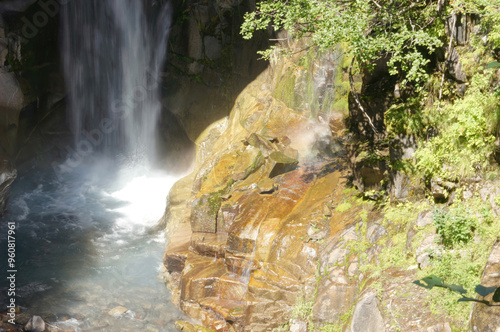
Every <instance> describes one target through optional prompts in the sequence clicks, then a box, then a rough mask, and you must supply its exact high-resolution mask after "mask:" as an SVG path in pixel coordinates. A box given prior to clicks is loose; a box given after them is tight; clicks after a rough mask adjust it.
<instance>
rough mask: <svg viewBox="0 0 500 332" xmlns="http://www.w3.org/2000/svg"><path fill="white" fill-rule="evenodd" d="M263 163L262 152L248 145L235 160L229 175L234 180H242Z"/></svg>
mask: <svg viewBox="0 0 500 332" xmlns="http://www.w3.org/2000/svg"><path fill="white" fill-rule="evenodd" d="M263 164H264V155H263V154H262V152H261V151H260V150H259V149H258V148H256V147H253V146H251V145H249V146H247V147H246V149H245V151H243V153H242V154H241V155H240V156H239V157H238V159H237V160H236V163H235V164H234V168H233V171H232V174H231V176H232V178H233V179H234V180H236V181H238V180H244V179H246V178H247V177H248V176H249V175H250V174H252V173H253V172H255V171H256V170H257V169H258V168H259V167H260V166H262V165H263Z"/></svg>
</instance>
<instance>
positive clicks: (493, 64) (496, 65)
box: [484, 61, 500, 69]
mask: <svg viewBox="0 0 500 332" xmlns="http://www.w3.org/2000/svg"><path fill="white" fill-rule="evenodd" d="M490 68H500V62H496V61H493V62H490V63H488V65H487V66H486V67H485V68H484V69H490Z"/></svg>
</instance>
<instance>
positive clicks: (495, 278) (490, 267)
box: [470, 240, 500, 332]
mask: <svg viewBox="0 0 500 332" xmlns="http://www.w3.org/2000/svg"><path fill="white" fill-rule="evenodd" d="M498 271H500V241H498V240H497V241H496V242H495V244H494V245H493V249H492V250H491V253H490V256H489V257H488V261H487V263H486V267H485V269H484V272H483V278H482V279H481V285H482V286H484V287H499V285H500V273H498ZM492 298H493V293H491V294H489V295H488V296H485V297H484V298H483V297H481V296H478V299H479V300H486V301H492ZM470 326H471V328H472V331H495V332H496V331H499V330H500V307H498V306H486V305H483V304H481V303H474V307H473V311H472V315H471V324H470Z"/></svg>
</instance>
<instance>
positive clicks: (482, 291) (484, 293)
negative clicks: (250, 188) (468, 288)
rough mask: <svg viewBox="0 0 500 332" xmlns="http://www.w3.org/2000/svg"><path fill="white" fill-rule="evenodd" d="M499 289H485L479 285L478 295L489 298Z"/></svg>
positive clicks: (477, 287) (477, 288)
mask: <svg viewBox="0 0 500 332" xmlns="http://www.w3.org/2000/svg"><path fill="white" fill-rule="evenodd" d="M495 289H497V288H496V287H484V286H483V285H477V286H476V289H475V290H476V293H478V294H479V295H481V296H483V297H484V296H488V295H489V294H491V293H493V292H494V291H495Z"/></svg>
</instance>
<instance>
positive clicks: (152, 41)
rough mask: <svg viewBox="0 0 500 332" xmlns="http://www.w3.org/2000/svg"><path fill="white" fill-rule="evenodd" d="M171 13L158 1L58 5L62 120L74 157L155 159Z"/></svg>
mask: <svg viewBox="0 0 500 332" xmlns="http://www.w3.org/2000/svg"><path fill="white" fill-rule="evenodd" d="M170 14H171V10H170V8H169V6H168V5H167V4H165V5H163V6H162V5H161V2H160V1H154V2H153V1H142V0H74V1H71V2H69V3H68V4H67V5H65V6H63V8H62V15H61V20H62V27H61V31H62V35H61V39H62V59H63V64H64V72H65V80H66V86H67V89H68V103H67V105H68V110H67V118H68V123H69V126H70V128H71V131H72V133H73V134H74V138H75V142H74V143H75V147H76V149H77V151H79V152H80V154H81V155H82V154H83V155H87V154H90V153H91V152H102V153H104V154H106V155H108V156H109V155H114V156H116V155H121V156H125V157H126V158H127V159H129V158H133V159H136V160H152V159H153V158H154V156H155V154H156V143H155V142H156V135H157V123H158V118H159V115H160V112H161V101H160V89H161V84H160V83H161V82H160V74H161V71H162V64H163V62H164V59H165V55H166V48H167V45H166V42H167V38H168V30H169V27H170Z"/></svg>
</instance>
